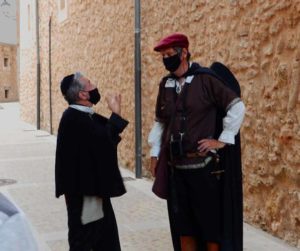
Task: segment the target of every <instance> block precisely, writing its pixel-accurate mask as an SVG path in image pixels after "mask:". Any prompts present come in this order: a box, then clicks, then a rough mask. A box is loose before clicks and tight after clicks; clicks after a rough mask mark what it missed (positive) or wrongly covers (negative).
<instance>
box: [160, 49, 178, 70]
mask: <svg viewBox="0 0 300 251" xmlns="http://www.w3.org/2000/svg"><path fill="white" fill-rule="evenodd" d="M163 62H164V65H165V68H166V69H167V70H168V71H170V72H174V71H176V70H177V69H178V67H179V66H180V64H181V59H180V54H179V53H177V54H175V55H173V56H171V57H167V58H163Z"/></svg>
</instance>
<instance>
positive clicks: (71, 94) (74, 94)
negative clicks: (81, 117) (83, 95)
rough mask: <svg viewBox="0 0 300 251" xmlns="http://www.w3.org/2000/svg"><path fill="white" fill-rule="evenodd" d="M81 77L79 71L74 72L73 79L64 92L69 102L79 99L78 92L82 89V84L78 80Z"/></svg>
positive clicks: (72, 102)
mask: <svg viewBox="0 0 300 251" xmlns="http://www.w3.org/2000/svg"><path fill="white" fill-rule="evenodd" d="M81 77H83V74H82V73H81V72H75V73H74V78H73V81H72V83H71V85H70V87H69V89H68V91H67V92H66V95H65V99H66V100H67V101H68V103H69V104H74V103H76V101H77V100H78V99H79V97H78V94H79V92H80V91H82V90H83V89H84V84H83V83H81V82H80V80H79V79H80V78H81Z"/></svg>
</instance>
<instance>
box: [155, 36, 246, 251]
mask: <svg viewBox="0 0 300 251" xmlns="http://www.w3.org/2000/svg"><path fill="white" fill-rule="evenodd" d="M188 47H189V42H188V39H187V37H186V36H185V35H184V34H180V33H175V34H172V35H170V36H167V37H165V38H163V39H162V40H161V41H160V42H159V43H158V44H157V45H156V46H155V48H154V50H155V51H157V52H159V53H160V54H161V56H162V58H163V63H164V65H165V68H166V69H167V70H168V71H169V72H170V74H169V75H167V76H166V77H164V78H163V79H162V80H161V83H160V86H159V93H158V98H157V103H156V122H155V124H154V127H153V128H152V130H151V133H150V135H149V143H150V145H151V146H152V149H151V163H150V166H151V171H152V173H153V174H154V175H155V176H156V179H155V182H154V186H153V191H154V193H155V194H157V195H158V196H159V197H161V198H164V199H167V201H168V212H169V218H170V226H171V233H172V238H173V244H174V250H176V251H179V250H181V251H198V250H207V251H242V198H241V196H242V191H241V188H242V187H241V182H242V180H241V163H240V152H239V151H236V150H235V149H236V147H234V145H238V147H239V139H238V140H237V138H236V135H237V134H238V131H239V128H240V125H241V123H242V121H243V117H244V113H245V107H244V104H243V102H242V101H241V99H240V97H239V95H238V93H236V92H234V91H233V90H232V88H228V86H227V85H226V84H225V83H224V79H223V78H221V77H219V76H218V75H217V74H216V73H215V72H214V71H212V70H211V69H208V68H204V67H201V66H200V65H199V64H197V63H191V62H189V58H190V53H189V51H188ZM217 68H218V67H217ZM217 68H216V67H215V68H214V69H215V70H216V71H217V70H218V69H217ZM217 152H219V155H220V156H219V155H218V154H217ZM233 189H237V190H238V191H233Z"/></svg>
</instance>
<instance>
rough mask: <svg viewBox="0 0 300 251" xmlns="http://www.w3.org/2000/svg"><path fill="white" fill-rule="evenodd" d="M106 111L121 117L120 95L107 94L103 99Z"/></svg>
mask: <svg viewBox="0 0 300 251" xmlns="http://www.w3.org/2000/svg"><path fill="white" fill-rule="evenodd" d="M105 100H106V102H107V105H108V109H109V110H111V111H112V112H113V113H116V114H118V115H121V94H116V93H109V94H108V95H107V96H106V98H105Z"/></svg>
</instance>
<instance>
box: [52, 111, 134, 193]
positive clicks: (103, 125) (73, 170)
mask: <svg viewBox="0 0 300 251" xmlns="http://www.w3.org/2000/svg"><path fill="white" fill-rule="evenodd" d="M127 124H128V122H127V121H126V120H124V119H122V118H121V117H120V116H118V115H117V114H114V113H113V114H112V115H111V117H110V118H109V119H107V118H105V117H103V116H101V115H99V114H96V113H94V114H93V115H90V114H88V113H85V112H81V111H78V110H76V109H74V108H68V109H67V110H66V111H65V112H64V113H63V116H62V118H61V121H60V124H59V129H58V135H57V146H56V159H55V186H56V197H59V196H60V195H62V194H70V195H72V194H74V195H90V196H93V195H97V196H100V197H115V196H121V195H122V194H124V193H125V192H126V190H125V187H124V184H123V180H122V177H121V174H120V170H119V168H118V159H117V145H118V143H119V141H120V140H121V138H120V136H119V134H120V133H121V132H122V131H123V130H124V128H125V127H126V126H127Z"/></svg>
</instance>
